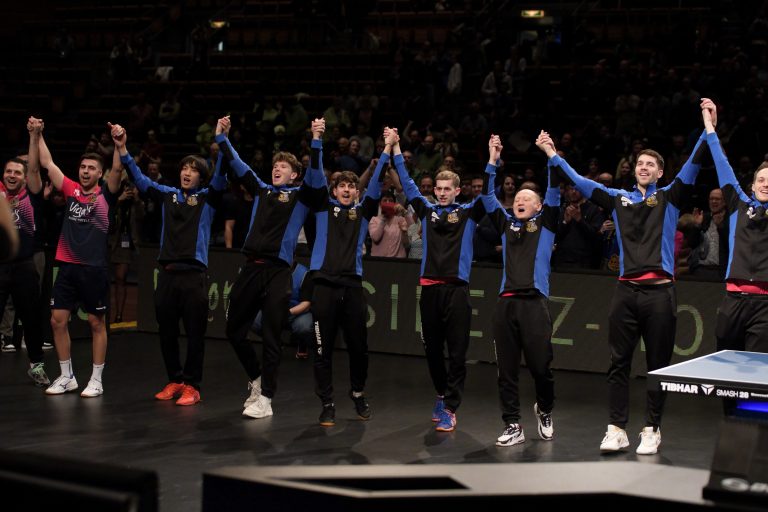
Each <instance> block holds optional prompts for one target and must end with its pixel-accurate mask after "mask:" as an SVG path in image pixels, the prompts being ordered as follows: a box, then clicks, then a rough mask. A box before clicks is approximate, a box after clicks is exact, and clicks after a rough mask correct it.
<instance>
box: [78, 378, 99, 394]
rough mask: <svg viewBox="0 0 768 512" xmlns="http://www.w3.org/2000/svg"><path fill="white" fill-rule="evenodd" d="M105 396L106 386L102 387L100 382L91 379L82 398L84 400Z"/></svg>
mask: <svg viewBox="0 0 768 512" xmlns="http://www.w3.org/2000/svg"><path fill="white" fill-rule="evenodd" d="M103 394H104V386H102V384H101V381H100V380H96V379H91V380H89V381H88V385H87V386H86V387H85V389H84V390H83V392H82V393H80V396H82V397H84V398H95V397H97V396H101V395H103Z"/></svg>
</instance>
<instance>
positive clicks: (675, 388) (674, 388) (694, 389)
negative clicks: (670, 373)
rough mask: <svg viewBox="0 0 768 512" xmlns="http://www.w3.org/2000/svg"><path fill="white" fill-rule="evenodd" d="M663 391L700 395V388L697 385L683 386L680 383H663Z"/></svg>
mask: <svg viewBox="0 0 768 512" xmlns="http://www.w3.org/2000/svg"><path fill="white" fill-rule="evenodd" d="M661 390H662V391H671V392H673V393H688V394H689V395H698V394H699V386H697V385H696V384H681V383H679V382H662V383H661Z"/></svg>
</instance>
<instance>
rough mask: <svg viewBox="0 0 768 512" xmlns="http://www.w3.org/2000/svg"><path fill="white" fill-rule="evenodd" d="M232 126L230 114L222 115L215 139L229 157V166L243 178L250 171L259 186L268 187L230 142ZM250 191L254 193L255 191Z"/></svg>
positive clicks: (225, 155) (222, 151)
mask: <svg viewBox="0 0 768 512" xmlns="http://www.w3.org/2000/svg"><path fill="white" fill-rule="evenodd" d="M231 127H232V122H231V121H230V119H229V116H225V117H222V118H221V119H219V121H218V122H217V123H216V136H215V138H214V140H215V141H216V144H218V145H219V150H220V151H221V153H222V154H223V155H224V158H226V159H227V163H229V167H230V168H231V169H232V170H233V171H235V174H236V175H237V176H238V177H239V178H242V177H243V176H245V175H246V174H248V173H250V174H251V175H253V177H254V178H255V183H256V184H257V186H258V187H259V188H266V187H267V185H266V184H265V183H264V182H263V181H261V179H260V178H259V177H258V176H257V175H256V173H255V172H253V169H251V168H250V167H249V166H248V164H246V163H245V162H243V160H242V159H241V158H240V155H238V154H237V151H235V148H233V147H232V144H230V142H229V138H227V136H228V134H229V129H230V128H231ZM249 192H251V193H253V191H249ZM253 195H255V194H253Z"/></svg>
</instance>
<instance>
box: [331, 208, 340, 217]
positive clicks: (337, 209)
mask: <svg viewBox="0 0 768 512" xmlns="http://www.w3.org/2000/svg"><path fill="white" fill-rule="evenodd" d="M340 211H341V208H339V207H338V206H334V207H333V216H334V217H338V216H339V212H340Z"/></svg>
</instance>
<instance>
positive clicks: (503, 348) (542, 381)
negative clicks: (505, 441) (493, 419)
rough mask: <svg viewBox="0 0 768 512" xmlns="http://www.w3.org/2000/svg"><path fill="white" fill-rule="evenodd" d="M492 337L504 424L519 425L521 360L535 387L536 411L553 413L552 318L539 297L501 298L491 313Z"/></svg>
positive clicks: (542, 299) (544, 300) (543, 298)
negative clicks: (537, 409)
mask: <svg viewBox="0 0 768 512" xmlns="http://www.w3.org/2000/svg"><path fill="white" fill-rule="evenodd" d="M493 337H494V344H495V348H496V363H497V365H498V367H499V369H498V371H499V398H500V400H501V417H502V419H503V420H504V423H506V424H509V423H519V421H520V392H519V386H518V383H519V377H520V356H521V354H522V355H525V363H526V365H527V366H528V370H529V371H530V372H531V376H532V377H533V381H534V383H535V386H536V403H537V404H538V406H539V410H541V411H543V412H552V407H553V406H554V402H555V379H554V377H553V376H552V370H551V369H550V367H549V365H550V364H551V363H552V318H551V317H550V315H549V306H548V304H547V299H546V298H545V297H543V296H541V295H536V296H524V295H517V296H511V297H500V298H499V301H498V302H497V303H496V309H495V311H494V313H493Z"/></svg>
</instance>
